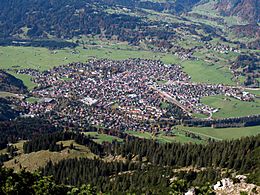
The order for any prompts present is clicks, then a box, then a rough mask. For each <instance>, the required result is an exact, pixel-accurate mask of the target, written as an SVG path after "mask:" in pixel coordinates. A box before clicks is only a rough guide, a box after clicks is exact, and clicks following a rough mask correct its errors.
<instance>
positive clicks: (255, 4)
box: [215, 0, 260, 23]
mask: <svg viewBox="0 0 260 195" xmlns="http://www.w3.org/2000/svg"><path fill="white" fill-rule="evenodd" d="M215 8H216V9H217V10H218V11H219V12H220V13H221V14H222V15H227V16H238V17H239V18H241V19H243V20H246V21H248V22H250V23H257V22H259V21H260V2H259V1H258V0H219V1H218V2H217V4H216V6H215Z"/></svg>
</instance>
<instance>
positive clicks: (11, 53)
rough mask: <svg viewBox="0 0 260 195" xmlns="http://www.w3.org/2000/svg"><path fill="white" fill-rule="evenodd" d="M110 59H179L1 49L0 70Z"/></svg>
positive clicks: (103, 51) (107, 51)
mask: <svg viewBox="0 0 260 195" xmlns="http://www.w3.org/2000/svg"><path fill="white" fill-rule="evenodd" d="M93 57H96V58H109V59H114V60H122V59H127V58H143V59H161V60H162V61H163V62H164V63H167V64H168V63H176V62H179V59H178V58H177V57H176V56H174V55H171V54H164V53H157V52H151V51H144V50H136V49H135V50H127V49H117V48H113V47H111V48H103V47H100V46H96V47H89V48H88V49H83V48H80V47H77V48H76V49H75V50H72V49H61V50H54V51H51V50H48V49H47V48H40V47H37V48H35V47H14V46H9V47H0V68H2V69H22V68H34V69H38V70H41V71H42V70H48V69H50V68H52V67H54V66H59V65H62V64H68V63H71V62H86V61H87V60H88V59H90V58H93Z"/></svg>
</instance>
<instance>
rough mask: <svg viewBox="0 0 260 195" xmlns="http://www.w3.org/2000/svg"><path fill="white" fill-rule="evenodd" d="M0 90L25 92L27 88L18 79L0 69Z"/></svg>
mask: <svg viewBox="0 0 260 195" xmlns="http://www.w3.org/2000/svg"><path fill="white" fill-rule="evenodd" d="M0 91H7V92H11V93H26V92H27V88H26V86H25V85H24V84H23V82H22V81H21V80H20V79H17V78H16V77H14V76H13V75H11V74H9V73H7V72H5V71H3V70H0Z"/></svg>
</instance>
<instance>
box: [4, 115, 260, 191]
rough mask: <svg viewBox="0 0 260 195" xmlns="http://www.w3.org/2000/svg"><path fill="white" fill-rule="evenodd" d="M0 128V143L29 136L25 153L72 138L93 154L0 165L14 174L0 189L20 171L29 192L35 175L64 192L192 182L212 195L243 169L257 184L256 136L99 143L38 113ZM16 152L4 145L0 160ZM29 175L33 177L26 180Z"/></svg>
mask: <svg viewBox="0 0 260 195" xmlns="http://www.w3.org/2000/svg"><path fill="white" fill-rule="evenodd" d="M0 127H1V129H0V132H1V148H6V145H7V144H8V143H15V142H17V141H19V140H22V139H23V140H27V141H26V142H24V143H23V152H24V153H25V154H30V153H31V152H37V151H41V150H49V151H51V152H61V151H63V150H64V149H65V146H64V145H63V143H62V142H65V141H66V140H74V141H75V143H76V144H80V145H82V146H85V147H87V148H89V149H90V151H91V152H92V153H93V154H95V155H96V157H94V158H92V159H90V158H71V159H63V160H60V161H59V162H57V163H53V162H52V161H49V162H48V163H47V164H46V166H45V167H41V168H40V169H39V170H38V171H37V172H36V173H34V174H32V175H31V173H29V172H26V171H22V172H20V173H14V172H12V170H8V169H3V168H1V169H0V174H4V175H6V174H15V176H14V179H13V180H11V181H10V180H5V179H2V178H5V177H0V178H1V179H0V185H2V186H4V187H2V188H1V190H2V191H3V190H10V189H8V186H9V187H10V186H12V185H14V183H15V182H17V181H16V179H17V178H18V179H19V178H20V177H24V174H25V175H28V177H26V179H21V178H20V180H21V181H20V182H30V184H28V186H30V189H26V190H29V191H28V192H30V193H32V194H33V193H34V190H36V188H35V185H36V183H35V180H34V179H35V178H38V179H37V181H39V180H44V181H45V182H46V185H50V186H53V187H54V186H55V188H54V189H53V190H54V191H53V193H54V192H55V193H54V194H62V193H64V191H59V190H65V191H66V193H68V192H69V191H70V190H72V188H75V190H76V191H77V190H80V189H81V188H83V189H86V188H88V187H89V186H83V187H81V186H82V185H83V184H90V185H91V186H95V188H93V189H95V190H97V191H96V192H103V193H105V192H113V193H114V194H117V193H120V192H122V191H124V192H129V193H137V194H139V193H151V194H165V193H166V194H167V193H170V192H172V193H173V192H178V193H179V194H181V193H183V192H186V191H187V190H188V189H189V188H190V187H191V186H193V187H196V190H197V191H198V192H200V190H204V192H203V193H206V192H207V193H208V194H214V193H213V192H212V188H211V187H210V186H211V185H212V184H214V183H216V181H218V180H220V179H221V178H223V177H232V175H233V173H236V174H245V175H247V177H248V178H247V181H248V182H251V183H256V184H258V185H259V183H260V180H259V177H258V175H259V171H260V170H259V167H260V166H259V162H260V160H259V155H258V154H259V146H260V135H258V136H255V137H245V138H241V139H238V140H229V141H219V142H216V141H210V142H209V143H208V144H190V143H189V144H181V143H159V142H157V141H155V140H148V139H142V138H137V137H134V136H130V135H126V134H124V133H123V132H122V133H121V134H120V135H119V136H120V137H121V138H122V139H123V142H117V141H112V143H108V142H105V143H103V144H98V143H95V142H94V140H92V137H91V136H85V135H84V134H82V133H80V132H70V131H63V130H62V129H61V128H59V127H54V126H52V124H50V123H49V122H48V121H45V120H41V119H37V118H34V119H33V118H27V119H17V120H14V121H5V122H1V126H0ZM110 133H111V132H110ZM66 148H67V150H68V152H69V151H72V150H77V148H76V147H75V146H74V145H73V144H71V145H69V146H66ZM67 150H66V151H67ZM16 151H17V148H16V147H13V146H12V145H8V147H7V152H8V153H7V154H2V155H0V162H1V164H2V163H4V162H5V161H8V160H10V159H11V158H13V157H15V156H16V155H17V154H16ZM111 157H120V159H121V160H112V161H108V160H105V159H109V158H111ZM183 167H193V168H195V170H194V169H191V170H185V171H184V170H182V168H183ZM173 170H177V171H173ZM196 170H197V171H196ZM29 176H30V177H31V179H32V180H28V179H29V178H30V177H29ZM172 178H176V179H172ZM46 180H47V181H46ZM5 182H6V183H5ZM8 182H9V183H8ZM10 182H11V184H10ZM12 182H13V183H12ZM18 183H19V182H18ZM50 183H51V184H50ZM37 184H39V183H37ZM17 185H18V184H17ZM19 185H20V184H19ZM21 185H22V184H21ZM39 185H44V184H43V183H41V184H39ZM60 186H63V187H61V188H60ZM23 189H24V188H21V189H20V190H23ZM37 189H38V190H39V188H37ZM43 189H45V188H44V187H43ZM91 189H92V188H91ZM24 190H25V189H24ZM76 194H77V193H76Z"/></svg>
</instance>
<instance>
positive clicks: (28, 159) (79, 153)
mask: <svg viewBox="0 0 260 195" xmlns="http://www.w3.org/2000/svg"><path fill="white" fill-rule="evenodd" d="M61 142H62V144H63V146H64V147H69V146H70V144H71V143H73V146H74V148H75V149H68V148H65V149H64V150H62V151H61V152H50V151H48V150H41V151H38V152H32V153H30V154H23V153H22V152H21V154H20V155H18V156H16V157H15V158H13V159H12V160H9V161H7V162H5V163H4V166H5V167H9V168H13V169H14V170H16V171H18V170H21V168H22V169H23V168H25V169H26V170H28V171H35V170H37V169H39V168H40V167H44V166H45V165H46V164H47V163H48V162H49V161H50V160H51V161H52V162H53V163H57V162H58V161H60V160H63V159H68V158H80V157H85V158H91V159H93V158H94V157H96V158H97V156H96V155H95V154H93V153H92V152H91V151H90V150H89V148H87V147H86V146H83V145H79V144H77V143H75V141H74V140H67V141H61ZM21 143H22V142H21ZM58 144H60V142H58ZM20 145H22V144H20ZM18 149H19V147H18ZM19 150H22V149H21V148H20V149H19Z"/></svg>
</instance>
